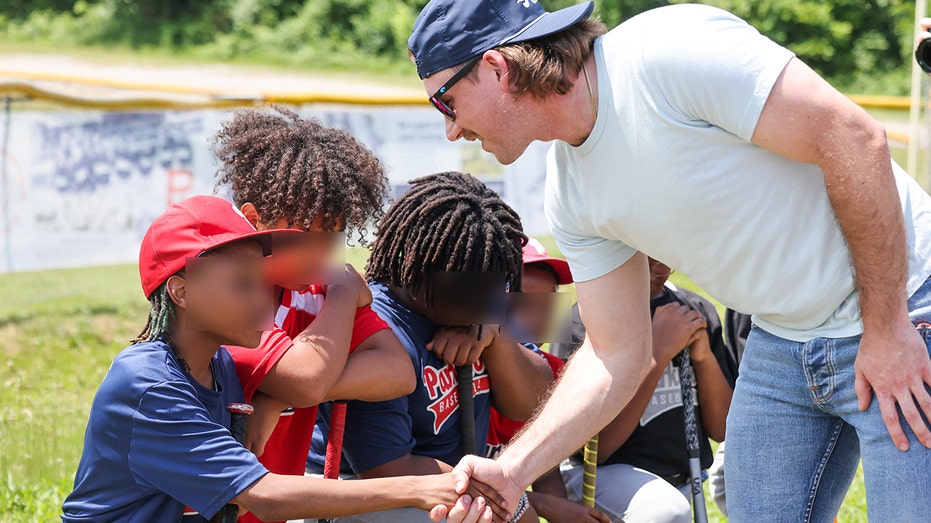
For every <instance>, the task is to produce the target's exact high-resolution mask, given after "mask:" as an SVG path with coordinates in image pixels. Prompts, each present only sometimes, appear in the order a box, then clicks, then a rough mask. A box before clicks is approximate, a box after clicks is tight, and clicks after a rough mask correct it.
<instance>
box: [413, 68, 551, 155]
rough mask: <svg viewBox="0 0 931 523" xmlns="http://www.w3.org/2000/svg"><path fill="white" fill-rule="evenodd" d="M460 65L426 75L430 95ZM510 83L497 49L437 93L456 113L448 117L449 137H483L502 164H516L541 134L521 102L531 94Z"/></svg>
mask: <svg viewBox="0 0 931 523" xmlns="http://www.w3.org/2000/svg"><path fill="white" fill-rule="evenodd" d="M460 67H461V66H459V65H457V66H455V67H451V68H449V69H445V70H443V71H440V72H438V73H436V74H434V75H432V76H430V77H428V78H425V79H424V80H423V83H424V89H425V90H426V92H427V96H428V97H429V96H433V95H434V94H435V93H436V92H437V90H438V89H440V87H442V86H443V84H445V83H446V82H447V80H449V79H450V78H452V76H453V75H455V74H456V72H457V71H458V70H459V68H460ZM509 86H510V83H509V82H508V80H507V62H505V61H504V58H503V57H502V56H501V54H500V53H498V52H496V51H488V52H486V53H485V55H484V56H483V57H482V59H481V60H479V62H478V63H477V64H475V65H474V66H473V70H472V72H471V74H470V75H467V76H466V77H465V78H462V79H461V80H459V81H458V82H456V83H455V84H454V85H453V86H452V87H450V88H449V89H448V90H447V91H446V92H445V93H443V94H442V95H437V97H438V98H439V99H440V100H441V101H442V103H443V104H444V105H445V106H446V107H448V108H449V109H452V111H453V113H454V118H448V117H447V118H446V138H447V139H449V140H450V141H456V140H459V139H460V138H462V139H466V140H469V141H472V140H479V141H480V142H481V143H482V149H484V150H485V151H487V152H489V153H491V154H493V155H494V156H495V158H497V160H498V161H499V162H500V163H502V164H504V165H508V164H510V163H513V162H514V160H516V159H517V158H518V157H519V156H520V155H521V154H523V152H524V150H526V149H527V146H528V145H530V142H532V141H533V140H535V139H536V138H537V137H536V136H533V129H532V128H530V127H529V126H528V125H527V121H528V119H527V118H526V116H527V109H526V107H522V105H525V104H522V103H521V101H522V100H526V98H527V96H528V95H523V96H520V97H517V96H515V95H514V94H512V93H511V92H510V90H509Z"/></svg>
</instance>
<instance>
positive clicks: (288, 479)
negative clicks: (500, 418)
mask: <svg viewBox="0 0 931 523" xmlns="http://www.w3.org/2000/svg"><path fill="white" fill-rule="evenodd" d="M457 498H458V495H457V494H455V490H454V488H453V482H452V479H451V477H450V475H449V474H443V475H437V476H404V477H395V478H379V479H369V480H349V481H338V480H330V479H320V478H310V477H305V476H286V475H278V474H267V475H265V476H264V477H263V478H262V479H260V480H258V481H256V482H255V483H253V484H252V485H250V486H249V487H248V488H246V489H245V490H244V491H243V492H241V493H240V494H239V496H237V497H236V499H234V500H233V502H234V503H237V504H239V505H240V506H242V507H244V508H245V509H247V510H249V511H250V512H252V513H253V514H254V515H255V516H256V517H258V518H259V519H262V520H264V521H281V520H288V519H303V518H307V519H311V518H325V517H338V516H349V515H352V514H361V513H365V512H376V511H381V510H391V509H395V508H401V507H415V508H419V509H422V510H430V509H431V508H432V507H434V506H435V505H446V506H452V504H453V503H455V501H456V499H457Z"/></svg>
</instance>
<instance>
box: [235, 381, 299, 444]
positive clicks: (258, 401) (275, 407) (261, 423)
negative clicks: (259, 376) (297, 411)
mask: <svg viewBox="0 0 931 523" xmlns="http://www.w3.org/2000/svg"><path fill="white" fill-rule="evenodd" d="M249 403H250V404H251V405H252V408H253V409H255V411H254V412H253V413H252V415H251V416H249V422H248V423H246V439H245V441H243V443H242V446H243V447H246V449H247V450H249V451H250V452H252V453H253V454H255V455H256V456H257V457H262V454H264V453H265V444H266V443H268V439H269V438H271V436H272V432H274V431H275V427H277V426H278V421H279V420H280V419H281V411H283V410H284V409H286V408H288V407H290V405H288V404H287V403H285V402H283V401H280V400H278V399H275V398H273V397H271V396H269V395H268V394H265V393H263V392H258V391H257V392H256V393H255V394H254V395H253V396H252V400H251V401H250V402H249Z"/></svg>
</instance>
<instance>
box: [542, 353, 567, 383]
mask: <svg viewBox="0 0 931 523" xmlns="http://www.w3.org/2000/svg"><path fill="white" fill-rule="evenodd" d="M541 354H543V359H545V360H546V362H547V363H549V364H550V368H551V369H553V377H554V378H555V377H557V376H559V371H561V370H562V368H563V366H565V365H566V362H564V361H563V360H562V358H560V357H559V356H554V355H552V354H550V353H549V352H541Z"/></svg>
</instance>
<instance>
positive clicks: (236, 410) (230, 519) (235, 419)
mask: <svg viewBox="0 0 931 523" xmlns="http://www.w3.org/2000/svg"><path fill="white" fill-rule="evenodd" d="M226 410H227V412H229V413H230V434H232V436H233V438H234V439H235V440H236V441H238V442H239V443H244V442H245V441H246V422H247V421H248V419H249V415H251V414H252V413H253V412H255V409H253V408H252V405H249V404H248V403H227V404H226ZM238 519H239V506H238V505H235V504H233V503H227V504H226V505H224V506H223V508H221V509H220V512H217V515H216V516H214V517H213V519H211V520H210V523H236V520H238Z"/></svg>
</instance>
